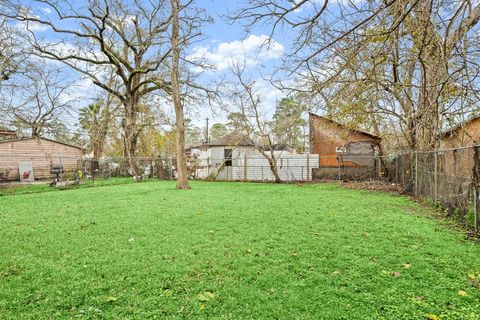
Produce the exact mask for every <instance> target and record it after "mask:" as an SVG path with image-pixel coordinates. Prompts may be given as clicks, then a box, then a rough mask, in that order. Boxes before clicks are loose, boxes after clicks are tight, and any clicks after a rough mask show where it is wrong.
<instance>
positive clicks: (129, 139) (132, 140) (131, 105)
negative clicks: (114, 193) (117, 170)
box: [122, 99, 140, 180]
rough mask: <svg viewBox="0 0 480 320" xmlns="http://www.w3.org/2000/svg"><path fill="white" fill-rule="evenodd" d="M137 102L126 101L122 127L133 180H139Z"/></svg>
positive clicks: (125, 150)
mask: <svg viewBox="0 0 480 320" xmlns="http://www.w3.org/2000/svg"><path fill="white" fill-rule="evenodd" d="M136 103H138V102H136V101H133V99H132V100H131V101H126V102H125V103H124V108H125V118H124V119H123V122H122V126H123V131H124V148H125V149H124V152H125V157H126V158H127V161H128V165H129V167H130V170H131V171H132V175H133V178H134V179H135V180H139V178H140V177H139V175H138V173H137V168H136V163H135V159H134V158H135V150H136V148H137V139H136V137H137V132H136V131H137V130H138V129H137V123H136V122H137V121H136V120H137V119H136V109H137V105H135V104H136Z"/></svg>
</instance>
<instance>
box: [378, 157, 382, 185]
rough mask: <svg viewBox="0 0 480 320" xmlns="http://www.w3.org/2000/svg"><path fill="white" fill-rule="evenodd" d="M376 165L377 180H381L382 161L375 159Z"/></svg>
mask: <svg viewBox="0 0 480 320" xmlns="http://www.w3.org/2000/svg"><path fill="white" fill-rule="evenodd" d="M377 163H378V180H381V179H382V159H380V157H379V158H377Z"/></svg>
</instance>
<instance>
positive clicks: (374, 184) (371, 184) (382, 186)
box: [340, 180, 406, 194]
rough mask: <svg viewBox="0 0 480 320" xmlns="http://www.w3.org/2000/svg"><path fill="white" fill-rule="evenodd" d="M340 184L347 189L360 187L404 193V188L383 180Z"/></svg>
mask: <svg viewBox="0 0 480 320" xmlns="http://www.w3.org/2000/svg"><path fill="white" fill-rule="evenodd" d="M340 185H341V186H342V187H344V188H347V189H362V190H369V191H376V192H388V193H395V194H406V192H405V189H404V188H403V187H402V186H401V185H400V184H397V183H391V182H383V181H374V180H371V181H346V182H341V183H340Z"/></svg>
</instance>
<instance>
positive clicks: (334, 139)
mask: <svg viewBox="0 0 480 320" xmlns="http://www.w3.org/2000/svg"><path fill="white" fill-rule="evenodd" d="M350 142H364V143H366V145H370V146H371V150H368V153H363V154H362V155H363V156H365V157H371V158H372V161H373V156H374V148H373V146H374V145H375V143H376V139H375V138H374V137H372V136H370V135H367V134H363V133H361V132H358V131H354V130H349V129H347V128H345V127H343V126H341V125H339V124H336V123H334V122H332V121H330V120H328V119H325V118H323V117H320V116H317V115H314V114H310V152H311V153H312V154H318V155H319V158H320V163H319V165H320V167H338V166H340V165H341V166H343V167H359V166H361V164H358V163H356V162H354V161H341V163H340V161H339V159H337V153H336V148H337V147H343V146H345V145H347V144H348V143H350ZM367 149H369V148H368V147H367V148H366V150H367Z"/></svg>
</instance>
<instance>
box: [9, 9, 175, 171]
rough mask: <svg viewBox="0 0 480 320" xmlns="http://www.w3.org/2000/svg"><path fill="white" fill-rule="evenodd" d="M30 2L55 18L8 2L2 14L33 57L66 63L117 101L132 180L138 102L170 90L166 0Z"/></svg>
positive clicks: (137, 131) (137, 126) (168, 20)
mask: <svg viewBox="0 0 480 320" xmlns="http://www.w3.org/2000/svg"><path fill="white" fill-rule="evenodd" d="M34 2H38V3H39V4H41V5H42V6H45V5H46V6H48V7H49V8H50V9H51V10H52V11H53V13H54V14H53V15H52V16H42V15H38V14H35V13H34V12H32V11H33V9H30V10H26V9H25V7H24V6H22V3H20V4H18V5H13V4H12V3H10V5H9V6H7V7H6V8H4V13H3V15H4V16H6V17H7V18H11V19H15V20H17V21H19V22H22V23H25V24H26V26H27V29H29V30H30V35H31V36H30V37H29V40H30V41H31V44H32V46H33V48H34V49H35V53H36V54H37V55H38V56H40V57H42V58H47V59H52V60H57V61H60V62H62V63H64V64H66V65H67V66H69V67H70V68H72V69H73V70H75V71H77V72H78V73H80V74H81V75H83V76H86V77H88V78H90V79H91V80H92V81H93V83H94V84H95V85H97V86H99V87H100V88H102V89H104V90H106V91H107V92H108V93H110V94H112V95H114V96H115V97H116V98H117V99H118V100H119V101H120V103H121V105H122V107H123V108H122V110H123V121H122V129H123V131H124V144H125V151H126V154H125V156H126V157H127V158H128V159H129V163H130V167H131V169H132V172H133V173H134V175H135V176H137V173H136V169H135V164H134V162H133V157H134V156H135V149H136V143H137V139H138V135H139V130H140V128H141V126H140V124H139V122H138V110H139V105H140V102H141V100H142V99H143V98H144V97H146V96H147V95H148V94H149V93H151V92H153V91H156V90H163V91H164V92H165V93H166V94H170V90H171V88H170V81H169V80H168V76H167V74H166V73H165V72H166V70H168V65H167V58H168V56H169V55H170V53H171V48H170V45H169V41H168V32H167V30H168V28H169V26H170V22H171V13H170V10H168V8H167V7H166V6H165V3H166V0H164V1H158V2H140V1H134V2H127V1H121V0H105V1H92V2H89V3H88V5H87V7H86V8H82V7H80V6H79V5H77V4H76V3H74V2H71V1H61V2H59V1H50V0H37V1H34ZM29 23H34V24H36V25H41V26H44V27H47V28H49V29H50V30H51V31H53V32H54V33H55V34H56V36H57V40H56V42H53V41H48V40H44V39H41V38H39V36H38V35H37V33H35V32H34V31H33V30H32V29H30V28H29ZM110 74H114V76H115V81H114V82H112V81H110V80H111V79H110V76H109V75H110Z"/></svg>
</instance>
